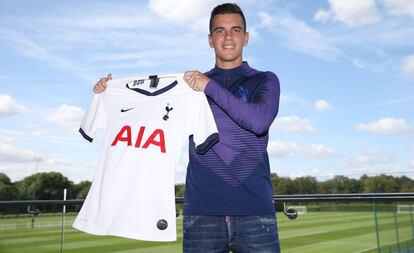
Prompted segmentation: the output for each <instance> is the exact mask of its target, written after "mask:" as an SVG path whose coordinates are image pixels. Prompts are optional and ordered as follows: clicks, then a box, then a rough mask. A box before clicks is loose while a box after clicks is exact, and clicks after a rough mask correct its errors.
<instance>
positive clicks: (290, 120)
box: [273, 116, 315, 133]
mask: <svg viewBox="0 0 414 253" xmlns="http://www.w3.org/2000/svg"><path fill="white" fill-rule="evenodd" d="M273 126H274V127H275V128H276V129H279V130H284V131H288V132H301V133H312V132H315V128H314V127H313V126H312V124H311V122H310V121H309V120H307V119H301V118H299V117H298V116H284V117H278V118H276V120H275V122H274V123H273Z"/></svg>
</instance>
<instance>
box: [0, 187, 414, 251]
mask: <svg viewBox="0 0 414 253" xmlns="http://www.w3.org/2000/svg"><path fill="white" fill-rule="evenodd" d="M274 201H275V205H276V208H277V210H278V217H277V218H278V226H279V236H280V240H281V246H282V252H284V253H289V252H309V253H310V252H338V253H340V252H344V253H345V252H346V253H348V252H360V253H362V252H364V253H373V252H377V253H396V252H398V253H401V252H404V253H405V252H413V253H414V219H413V213H414V193H371V194H315V195H279V196H275V197H274ZM82 203H83V200H34V201H0V209H2V208H3V209H4V208H5V207H16V208H17V209H19V210H22V208H18V207H28V208H27V210H26V208H23V209H24V210H26V211H27V213H26V214H22V213H21V212H20V213H15V214H12V215H3V216H0V252H2V253H15V252H24V253H28V252H42V253H43V252H45V253H47V252H100V253H105V252H107V253H114V252H139V253H141V252H169V253H170V252H181V246H180V245H181V228H180V227H179V226H178V228H177V230H178V232H179V233H178V234H179V238H178V241H177V242H175V243H167V244H165V243H164V244H160V243H149V242H140V241H131V240H127V239H122V238H114V237H95V236H90V235H86V234H84V233H81V232H79V231H76V230H74V229H72V228H71V226H70V225H71V221H72V220H73V218H74V217H75V214H76V213H69V214H65V213H64V212H61V213H59V214H57V213H48V214H44V213H42V210H43V209H46V207H48V208H49V207H60V209H63V208H61V207H66V206H68V207H72V210H73V207H74V206H78V207H80V206H81V205H82ZM176 203H177V208H178V210H180V209H181V206H182V203H183V198H176ZM55 209H56V208H55ZM283 213H284V214H283ZM56 215H58V216H56ZM285 215H286V216H287V217H288V218H289V219H286V218H283V217H284V216H285ZM296 217H297V218H296ZM65 218H67V219H68V222H66V224H65ZM294 218H296V219H294ZM178 221H179V222H178V224H180V222H181V217H178ZM65 235H66V236H65Z"/></svg>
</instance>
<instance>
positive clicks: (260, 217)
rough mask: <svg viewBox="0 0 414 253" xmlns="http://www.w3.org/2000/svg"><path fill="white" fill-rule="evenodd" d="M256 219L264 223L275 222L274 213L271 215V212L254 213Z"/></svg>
mask: <svg viewBox="0 0 414 253" xmlns="http://www.w3.org/2000/svg"><path fill="white" fill-rule="evenodd" d="M256 219H257V220H258V221H259V222H260V223H264V224H276V217H275V216H274V215H271V214H266V215H256Z"/></svg>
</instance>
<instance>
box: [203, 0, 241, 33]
mask: <svg viewBox="0 0 414 253" xmlns="http://www.w3.org/2000/svg"><path fill="white" fill-rule="evenodd" d="M219 14H239V15H240V17H241V18H242V20H243V25H244V32H246V18H245V17H244V14H243V11H242V9H241V8H240V7H239V6H238V5H237V4H235V3H225V4H220V5H217V6H216V7H214V9H213V10H212V11H211V16H210V34H212V33H213V19H214V17H215V16H216V15H219Z"/></svg>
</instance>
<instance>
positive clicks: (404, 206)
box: [397, 204, 414, 214]
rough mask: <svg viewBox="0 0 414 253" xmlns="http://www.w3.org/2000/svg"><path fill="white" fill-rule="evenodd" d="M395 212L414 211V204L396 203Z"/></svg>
mask: <svg viewBox="0 0 414 253" xmlns="http://www.w3.org/2000/svg"><path fill="white" fill-rule="evenodd" d="M397 213H401V214H402V213H414V205H412V204H409V205H408V204H399V205H397Z"/></svg>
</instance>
